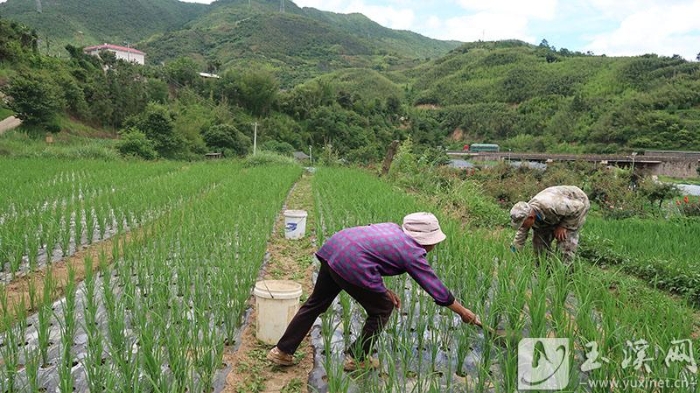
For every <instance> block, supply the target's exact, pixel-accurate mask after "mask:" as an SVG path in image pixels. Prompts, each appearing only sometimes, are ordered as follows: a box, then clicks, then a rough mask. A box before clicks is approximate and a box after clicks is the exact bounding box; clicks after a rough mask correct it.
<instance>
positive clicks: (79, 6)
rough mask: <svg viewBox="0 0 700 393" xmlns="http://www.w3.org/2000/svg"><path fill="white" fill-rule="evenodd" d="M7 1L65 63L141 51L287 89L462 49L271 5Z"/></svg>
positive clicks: (267, 0) (11, 14)
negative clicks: (108, 50) (250, 74)
mask: <svg viewBox="0 0 700 393" xmlns="http://www.w3.org/2000/svg"><path fill="white" fill-rule="evenodd" d="M37 4H41V7H40V9H41V12H37V8H38V6H37V5H36V4H34V3H32V2H28V1H21V0H8V1H7V2H6V3H2V4H0V15H2V16H3V17H7V18H11V19H13V20H17V21H20V22H22V23H24V24H26V25H28V26H30V27H33V28H35V29H36V30H37V34H38V36H39V39H40V41H41V43H40V49H41V50H42V52H43V53H50V54H54V55H60V56H62V57H66V56H67V53H66V52H65V50H64V49H63V48H64V47H65V45H66V44H71V45H73V46H77V47H80V46H89V45H95V44H100V43H103V42H109V43H116V44H120V45H124V44H125V43H128V44H129V45H131V46H133V47H135V48H138V49H140V50H143V51H144V52H146V54H147V56H146V61H147V62H148V63H149V64H162V63H165V62H169V61H172V60H174V59H177V58H181V57H187V58H190V59H193V60H195V61H196V62H197V63H198V64H199V65H200V67H201V68H202V69H203V70H204V69H211V68H212V67H211V66H212V65H216V66H215V67H214V68H217V69H219V70H222V69H226V68H231V67H239V68H240V67H254V68H264V69H267V70H269V71H271V72H273V74H274V75H275V76H276V77H277V78H278V79H279V80H280V82H281V84H282V86H283V87H290V86H293V85H295V84H298V83H302V82H303V81H305V80H308V79H310V78H312V77H315V76H317V75H320V74H322V73H324V72H327V71H331V70H337V69H342V68H356V67H365V68H372V69H375V70H389V69H397V68H405V67H409V66H414V65H416V64H418V63H420V62H424V61H425V60H426V59H428V58H437V57H440V56H442V55H444V54H446V53H447V52H448V51H450V50H451V49H454V48H456V47H457V46H458V45H460V43H458V42H449V41H439V40H434V39H430V38H427V37H423V36H421V35H419V34H416V33H413V32H408V31H396V30H391V29H388V28H385V27H382V26H380V25H379V24H377V23H375V22H372V21H371V20H369V19H368V18H367V17H365V16H363V15H360V14H351V15H344V14H335V13H331V12H325V11H319V10H316V9H313V8H299V7H297V6H296V5H295V4H294V3H293V2H291V1H288V2H285V8H284V10H283V11H284V12H281V11H282V10H280V3H279V1H277V0H256V1H248V0H219V1H216V2H214V3H212V4H211V5H202V4H191V3H182V2H179V1H177V0H127V1H119V2H115V1H109V0H93V1H88V0H62V1H46V0H44V1H43V2H41V3H37Z"/></svg>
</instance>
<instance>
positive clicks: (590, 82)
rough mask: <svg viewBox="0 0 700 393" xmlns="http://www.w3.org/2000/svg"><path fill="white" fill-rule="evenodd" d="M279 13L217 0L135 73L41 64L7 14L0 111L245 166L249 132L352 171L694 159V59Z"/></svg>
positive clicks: (163, 152)
mask: <svg viewBox="0 0 700 393" xmlns="http://www.w3.org/2000/svg"><path fill="white" fill-rule="evenodd" d="M9 1H10V2H12V1H16V0H9ZM63 1H64V3H65V2H72V1H78V0H63ZM162 1H163V2H165V1H166V0H162ZM286 4H287V5H286V8H285V10H284V12H280V8H279V7H280V3H279V2H278V1H277V0H258V1H255V0H251V1H250V2H249V1H248V0H219V1H217V2H215V3H213V4H212V5H210V6H206V8H205V10H206V12H204V13H202V14H201V15H198V16H197V17H196V18H193V19H192V20H191V21H189V22H187V23H185V24H184V25H183V26H182V28H179V29H174V30H170V31H165V30H160V31H158V32H157V33H153V34H151V35H150V38H148V39H145V40H143V41H140V43H139V44H138V46H137V47H138V48H139V49H143V50H145V51H146V52H147V59H149V60H147V65H146V66H144V67H139V66H135V65H132V64H127V63H124V62H122V61H117V60H116V59H115V58H114V57H113V56H109V55H108V54H103V55H102V57H101V58H97V57H93V56H87V55H85V54H83V53H82V51H81V50H80V45H72V46H67V47H66V53H67V54H68V55H67V57H62V58H57V57H55V56H46V55H45V53H44V51H43V50H42V49H41V46H38V45H37V44H38V41H39V40H40V39H41V36H40V34H37V33H36V32H34V31H32V29H31V28H30V27H27V26H23V25H21V24H18V23H17V22H14V21H11V20H9V19H6V18H5V17H4V16H3V18H2V19H0V29H1V30H0V31H2V32H3V34H2V35H0V91H2V92H3V93H4V94H5V97H6V98H7V103H3V102H2V101H0V109H3V108H2V107H3V106H5V107H6V109H5V110H12V111H15V113H17V114H19V115H20V116H21V117H22V118H23V119H25V120H26V121H25V124H26V125H27V127H30V126H31V127H34V128H31V129H33V130H40V131H41V130H52V131H57V130H60V129H64V128H65V126H62V125H61V119H62V118H65V117H68V116H69V117H70V118H71V119H76V120H79V121H81V122H84V123H85V124H89V125H91V126H93V127H98V128H102V129H103V130H107V132H113V133H114V132H116V131H119V132H120V133H121V137H122V138H123V139H124V140H126V141H127V142H129V143H132V145H130V146H129V147H128V149H126V152H127V153H129V154H132V153H133V154H139V155H142V156H144V157H156V156H161V157H168V158H188V159H189V158H193V157H198V156H201V154H203V152H206V151H210V150H221V151H226V152H228V153H229V154H245V153H246V152H247V151H249V150H250V147H251V145H252V143H251V140H252V138H253V134H254V130H256V131H257V142H258V143H259V144H260V145H263V146H265V147H266V148H269V149H275V150H279V151H285V152H289V151H293V150H304V151H307V150H308V148H309V146H312V147H314V148H315V149H324V150H323V151H324V152H326V153H327V154H329V155H334V156H338V157H343V158H345V159H347V160H349V161H355V162H371V161H376V160H379V159H381V157H382V155H383V153H384V152H385V149H386V146H387V145H388V144H389V143H390V142H391V141H392V140H394V139H399V140H405V139H407V138H409V137H410V138H411V139H412V140H413V141H414V142H415V143H416V147H417V148H418V149H419V150H418V151H422V150H423V149H430V148H437V147H438V146H443V147H444V146H450V147H453V148H456V147H461V146H462V145H463V144H465V143H476V142H495V143H499V144H501V145H502V146H503V148H504V149H513V150H517V151H553V152H620V151H631V150H632V149H634V150H638V149H645V148H654V149H683V150H700V63H698V62H688V61H686V60H684V59H682V58H679V57H670V58H669V57H662V56H657V55H655V54H640V56H634V57H606V56H594V55H592V54H583V53H578V52H572V51H569V50H566V49H559V50H555V48H553V47H550V46H548V45H547V44H546V43H545V42H544V41H543V43H542V44H541V45H539V46H535V45H530V44H527V43H524V42H520V41H499V42H474V43H466V44H461V45H457V43H454V42H441V41H435V40H430V39H427V38H424V37H421V36H419V35H417V34H414V33H410V32H403V31H402V32H397V31H392V30H389V29H385V28H382V27H381V26H378V25H376V24H375V23H373V22H371V21H369V20H368V19H367V18H365V17H364V16H362V15H357V14H352V15H339V14H333V13H327V12H321V11H317V10H313V9H308V8H299V7H296V6H294V5H293V3H290V2H288V3H286ZM197 10H199V8H197ZM0 11H1V9H0ZM125 23H126V22H125ZM183 23H184V22H183ZM349 30H352V32H350V31H349ZM438 53H444V55H437V54H438ZM202 71H210V72H216V73H217V74H218V75H219V76H220V78H211V79H203V78H201V77H200V75H199V73H200V72H202ZM254 124H255V127H254V126H253V125H254ZM134 146H136V147H134ZM142 148H143V149H145V150H140V149H142ZM129 149H132V150H129ZM149 149H150V150H149ZM316 151H318V150H316ZM139 152H140V153H139ZM142 153H143V154H142Z"/></svg>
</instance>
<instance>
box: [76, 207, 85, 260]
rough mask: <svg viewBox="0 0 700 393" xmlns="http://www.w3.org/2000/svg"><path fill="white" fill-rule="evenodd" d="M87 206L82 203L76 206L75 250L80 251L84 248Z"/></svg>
mask: <svg viewBox="0 0 700 393" xmlns="http://www.w3.org/2000/svg"><path fill="white" fill-rule="evenodd" d="M84 208H85V206H83V204H82V203H77V204H76V211H75V250H76V251H77V250H80V249H81V248H82V247H83V231H84V229H85V228H84V224H83V220H84V219H85V209H84Z"/></svg>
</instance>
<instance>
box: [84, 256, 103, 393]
mask: <svg viewBox="0 0 700 393" xmlns="http://www.w3.org/2000/svg"><path fill="white" fill-rule="evenodd" d="M101 258H102V259H105V256H104V253H102V255H101ZM84 262H85V266H84V271H85V280H84V281H83V283H84V284H85V285H84V290H83V294H84V299H85V300H84V303H83V307H84V309H83V313H84V318H85V319H84V322H83V324H82V327H83V330H84V331H85V334H86V335H87V351H86V356H85V358H84V360H83V366H84V368H85V375H86V377H87V382H88V387H89V388H90V391H100V390H101V389H102V388H103V383H104V378H105V373H106V369H105V367H104V365H103V364H102V363H103V362H102V353H103V350H104V347H103V337H102V333H101V332H100V330H99V328H98V323H99V321H98V315H97V311H98V307H99V305H98V303H97V293H96V289H95V285H96V281H95V275H94V273H93V261H92V259H91V258H89V257H88V258H85V261H84Z"/></svg>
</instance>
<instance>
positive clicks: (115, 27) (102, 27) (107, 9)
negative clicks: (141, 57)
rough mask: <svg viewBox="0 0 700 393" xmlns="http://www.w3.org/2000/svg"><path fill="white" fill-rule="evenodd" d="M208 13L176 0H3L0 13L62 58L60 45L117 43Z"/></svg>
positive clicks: (0, 4) (63, 51)
mask: <svg viewBox="0 0 700 393" xmlns="http://www.w3.org/2000/svg"><path fill="white" fill-rule="evenodd" d="M208 9H209V7H208V6H206V5H203V4H195V3H183V2H180V1H177V0H119V1H112V0H61V1H58V0H43V1H42V0H37V1H26V0H8V1H7V2H5V3H0V15H1V16H2V17H3V18H10V19H13V20H16V21H19V22H22V23H23V24H26V25H28V26H30V27H32V28H34V29H36V31H37V33H38V35H39V38H40V39H41V40H42V44H41V45H40V47H41V49H42V51H45V53H51V54H59V55H61V56H64V57H67V54H66V52H65V50H64V49H63V47H64V46H65V45H66V44H71V45H74V46H90V45H97V44H101V43H104V42H109V43H115V44H120V45H121V44H123V43H125V42H128V43H129V44H130V45H132V44H133V43H134V42H137V41H139V40H142V39H144V38H146V37H148V36H150V35H152V34H155V33H156V32H162V31H168V30H172V29H175V28H179V27H180V26H182V25H184V24H185V23H187V22H188V21H190V20H192V19H194V18H196V17H197V16H199V15H201V14H202V13H204V12H206V11H207V10H208Z"/></svg>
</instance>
